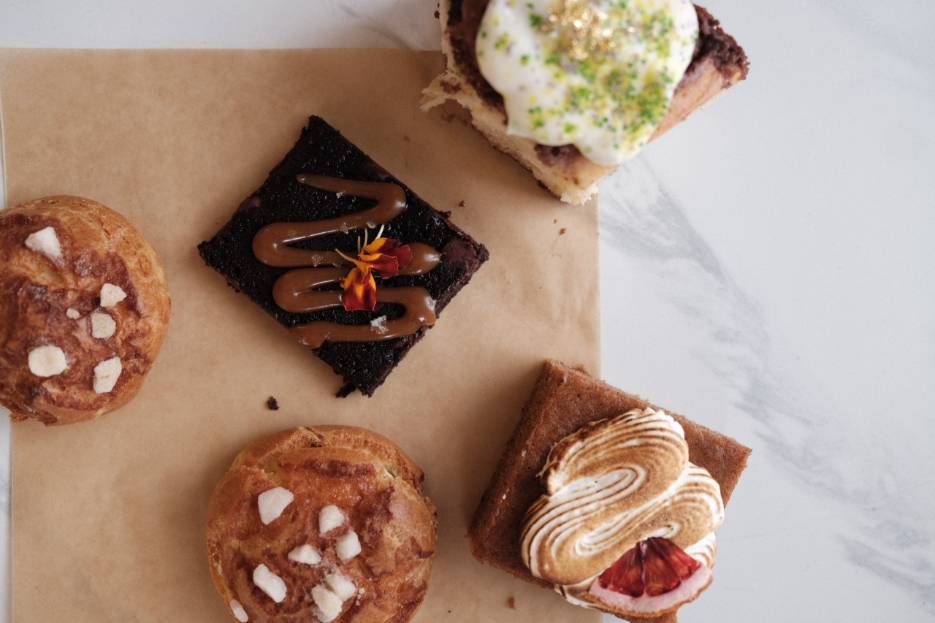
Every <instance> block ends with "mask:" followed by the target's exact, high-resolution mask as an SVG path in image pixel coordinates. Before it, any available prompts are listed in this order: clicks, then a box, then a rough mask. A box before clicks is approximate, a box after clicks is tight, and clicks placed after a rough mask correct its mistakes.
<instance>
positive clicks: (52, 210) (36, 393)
mask: <svg viewBox="0 0 935 623" xmlns="http://www.w3.org/2000/svg"><path fill="white" fill-rule="evenodd" d="M169 312H170V302H169V294H168V290H167V286H166V279H165V275H164V273H163V269H162V265H161V264H160V263H159V259H158V258H157V257H156V253H155V251H153V248H152V247H151V246H150V245H149V243H148V242H146V240H145V239H144V238H143V237H142V235H140V233H139V232H138V231H137V230H136V229H135V228H134V227H133V225H131V224H130V223H129V222H128V221H127V220H126V219H125V218H124V217H123V216H121V215H120V214H118V213H117V212H115V211H113V210H111V209H110V208H107V207H106V206H104V205H101V204H100V203H97V202H96V201H91V200H90V199H82V198H80V197H69V196H59V197H45V198H42V199H36V200H35V201H30V202H28V203H24V204H23V205H20V206H16V207H15V208H11V209H9V210H6V211H3V212H0V404H2V405H3V406H5V407H7V408H8V409H9V410H10V411H11V413H12V416H13V419H14V420H26V419H34V420H38V421H40V422H43V423H44V424H72V423H75V422H81V421H84V420H90V419H93V418H96V417H97V416H99V415H101V414H103V413H107V412H108V411H113V410H114V409H117V408H118V407H120V406H122V405H124V404H126V403H127V402H128V401H129V400H130V399H131V398H133V396H134V395H135V394H136V392H137V391H139V389H140V387H141V386H142V384H143V380H144V379H145V378H146V374H147V373H148V372H149V370H150V368H151V367H152V365H153V362H154V361H155V359H156V356H157V355H158V354H159V349H160V347H161V346H162V341H163V338H164V337H165V333H166V329H167V327H168V324H169Z"/></svg>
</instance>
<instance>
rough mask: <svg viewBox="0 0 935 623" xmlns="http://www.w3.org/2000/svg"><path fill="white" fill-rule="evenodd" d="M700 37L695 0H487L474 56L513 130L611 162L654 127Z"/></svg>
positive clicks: (634, 148)
mask: <svg viewBox="0 0 935 623" xmlns="http://www.w3.org/2000/svg"><path fill="white" fill-rule="evenodd" d="M697 37H698V19H697V15H696V12H695V9H694V7H693V6H692V4H691V2H689V0H640V1H639V2H628V3H621V2H619V1H618V0H562V2H554V0H491V1H490V3H489V5H488V7H487V10H486V13H485V14H484V18H483V20H482V22H481V26H480V29H479V32H478V37H477V40H476V46H477V61H478V65H479V67H480V71H481V73H482V74H483V75H484V77H485V78H486V79H487V81H488V82H490V84H491V85H492V86H493V87H494V89H496V90H497V92H498V93H500V94H501V95H502V96H503V98H504V105H505V107H506V112H507V118H508V124H507V131H508V132H509V133H510V134H513V135H516V136H522V137H526V138H529V139H532V140H534V141H536V142H537V143H541V144H543V145H566V144H574V145H576V146H577V147H578V148H579V149H580V151H581V153H582V154H584V156H585V157H587V158H589V159H590V160H592V161H594V162H596V163H598V164H602V165H608V166H611V165H616V164H619V163H620V162H622V161H623V160H625V159H626V158H628V157H630V156H632V155H633V154H635V153H636V152H637V151H638V150H639V149H640V148H641V147H642V146H643V145H645V144H646V142H647V141H648V140H649V139H650V137H652V135H653V133H654V132H655V130H656V128H657V127H658V125H659V123H660V122H661V121H662V119H663V118H664V117H665V114H666V112H667V111H668V108H669V104H670V102H671V100H672V97H673V95H674V93H675V89H676V87H677V86H678V83H679V82H680V80H681V79H682V76H683V75H684V73H685V70H686V69H687V68H688V66H689V64H690V63H691V59H692V56H693V54H694V49H695V42H696V39H697Z"/></svg>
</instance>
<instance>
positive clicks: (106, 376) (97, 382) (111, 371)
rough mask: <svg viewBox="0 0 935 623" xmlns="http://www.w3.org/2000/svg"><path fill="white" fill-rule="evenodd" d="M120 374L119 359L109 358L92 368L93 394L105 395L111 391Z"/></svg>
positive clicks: (121, 370) (121, 365) (120, 363)
mask: <svg viewBox="0 0 935 623" xmlns="http://www.w3.org/2000/svg"><path fill="white" fill-rule="evenodd" d="M122 372H123V362H121V361H120V357H111V358H110V359H106V360H104V361H102V362H101V363H99V364H97V365H96V366H94V392H95V393H97V394H106V393H108V392H111V391H113V389H114V387H115V386H116V385H117V379H119V378H120V374H121V373H122Z"/></svg>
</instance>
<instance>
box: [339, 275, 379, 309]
mask: <svg viewBox="0 0 935 623" xmlns="http://www.w3.org/2000/svg"><path fill="white" fill-rule="evenodd" d="M341 287H342V288H344V294H343V295H342V296H341V302H342V303H343V304H344V309H345V310H346V311H370V312H372V311H373V310H375V309H376V308H377V282H376V281H375V280H374V278H373V274H371V272H370V269H369V267H365V268H364V269H363V270H362V269H360V268H357V267H355V268H352V269H351V272H349V273H348V274H347V277H345V278H344V280H343V281H342V282H341Z"/></svg>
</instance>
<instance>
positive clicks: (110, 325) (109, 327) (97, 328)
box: [91, 312, 117, 340]
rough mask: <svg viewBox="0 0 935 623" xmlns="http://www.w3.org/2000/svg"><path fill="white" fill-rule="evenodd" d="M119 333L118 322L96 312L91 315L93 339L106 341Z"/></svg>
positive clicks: (102, 313) (108, 315)
mask: <svg viewBox="0 0 935 623" xmlns="http://www.w3.org/2000/svg"><path fill="white" fill-rule="evenodd" d="M116 331H117V321H116V320H114V318H113V317H112V316H111V315H110V314H107V313H104V312H94V313H93V314H91V337H93V338H97V339H99V340H105V339H107V338H109V337H111V336H112V335H113V334H114V333H115V332H116Z"/></svg>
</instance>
